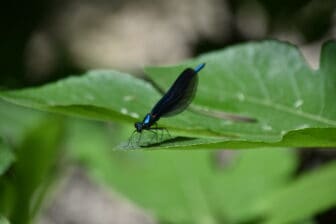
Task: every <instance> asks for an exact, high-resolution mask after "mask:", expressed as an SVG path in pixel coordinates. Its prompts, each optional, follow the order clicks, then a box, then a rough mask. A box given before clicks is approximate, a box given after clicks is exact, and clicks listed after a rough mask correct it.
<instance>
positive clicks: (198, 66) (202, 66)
mask: <svg viewBox="0 0 336 224" xmlns="http://www.w3.org/2000/svg"><path fill="white" fill-rule="evenodd" d="M204 66H205V63H202V64H199V65H197V66H196V68H195V69H194V70H195V72H196V73H197V72H199V71H201V69H202V68H204Z"/></svg>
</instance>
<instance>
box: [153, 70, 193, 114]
mask: <svg viewBox="0 0 336 224" xmlns="http://www.w3.org/2000/svg"><path fill="white" fill-rule="evenodd" d="M197 84H198V75H197V73H196V72H195V71H194V70H193V69H191V68H187V69H185V70H184V71H183V72H182V73H181V75H180V76H179V77H178V78H177V79H176V80H175V82H174V84H173V85H172V86H171V87H170V89H169V90H168V92H167V93H166V94H165V95H164V96H163V97H162V98H161V99H160V100H159V102H157V104H156V105H155V106H154V108H153V109H152V111H151V113H152V115H154V116H156V117H168V116H173V115H175V114H178V113H181V112H182V111H183V110H185V109H186V108H187V107H188V106H189V104H190V103H191V101H192V100H193V98H194V96H195V93H196V89H197Z"/></svg>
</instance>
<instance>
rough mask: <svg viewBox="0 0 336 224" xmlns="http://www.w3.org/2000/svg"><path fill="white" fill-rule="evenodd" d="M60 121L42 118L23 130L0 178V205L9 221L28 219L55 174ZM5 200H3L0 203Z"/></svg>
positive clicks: (28, 220)
mask: <svg viewBox="0 0 336 224" xmlns="http://www.w3.org/2000/svg"><path fill="white" fill-rule="evenodd" d="M62 127H63V125H62V121H61V120H60V119H57V118H56V117H50V119H44V120H42V121H40V122H39V123H37V124H35V127H33V128H32V129H30V130H26V134H25V136H24V137H23V140H22V142H21V143H20V144H19V145H18V146H17V148H16V150H15V156H16V160H15V163H13V166H12V167H13V168H12V170H11V175H8V176H6V178H4V179H3V180H2V181H3V182H0V185H1V186H0V187H1V188H0V189H1V190H0V198H1V197H4V198H7V196H8V194H9V193H10V196H8V197H9V198H7V200H4V201H1V200H0V209H1V208H2V209H4V210H5V211H6V213H8V214H9V215H8V217H9V218H10V220H11V221H12V222H13V223H18V224H20V223H22V224H23V223H29V222H30V221H31V220H32V219H33V218H34V217H35V215H36V213H37V212H38V209H39V207H40V204H41V201H42V198H43V196H44V194H45V192H46V190H47V187H48V186H49V184H50V183H51V181H52V180H53V178H54V175H55V166H56V162H57V160H58V158H59V156H58V155H59V154H58V153H59V152H60V151H59V149H60V148H59V144H60V140H61V136H62V132H63V129H62ZM2 203H5V204H2Z"/></svg>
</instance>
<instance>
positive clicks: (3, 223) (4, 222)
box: [0, 215, 10, 224]
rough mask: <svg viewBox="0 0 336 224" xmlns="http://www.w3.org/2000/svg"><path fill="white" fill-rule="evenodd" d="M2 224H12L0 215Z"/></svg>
mask: <svg viewBox="0 0 336 224" xmlns="http://www.w3.org/2000/svg"><path fill="white" fill-rule="evenodd" d="M0 224H10V223H9V222H8V220H7V219H6V218H5V217H3V216H1V215H0Z"/></svg>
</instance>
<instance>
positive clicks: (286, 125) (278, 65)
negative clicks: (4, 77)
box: [1, 41, 336, 148]
mask: <svg viewBox="0 0 336 224" xmlns="http://www.w3.org/2000/svg"><path fill="white" fill-rule="evenodd" d="M320 61H321V65H320V68H319V69H318V70H312V69H310V68H309V66H308V65H307V64H306V62H305V61H304V59H303V57H302V56H301V54H300V52H299V51H298V50H297V49H296V48H295V47H294V46H292V45H289V44H287V43H282V42H277V41H264V42H257V43H248V44H243V45H238V46H234V47H230V48H227V49H225V50H222V51H218V52H214V53H210V54H207V55H203V56H201V57H199V58H196V59H194V60H191V61H189V62H186V63H184V64H181V65H180V66H176V67H166V68H162V67H161V68H147V69H146V72H147V73H148V74H149V76H150V77H151V78H152V79H153V80H154V81H155V82H156V83H158V85H159V86H160V87H161V88H163V89H167V88H168V87H169V85H170V84H171V83H172V82H173V80H174V79H175V78H176V77H177V75H178V74H179V73H180V72H181V70H182V69H184V68H185V67H186V66H195V65H197V64H198V63H201V62H205V63H207V65H206V67H205V68H204V69H203V70H202V71H201V72H200V74H199V75H200V82H199V89H198V92H197V95H196V98H195V100H194V104H193V105H192V107H191V109H192V111H186V112H184V113H183V114H181V115H178V116H176V117H170V118H169V119H162V120H160V121H159V124H160V125H163V126H165V127H168V128H169V130H170V131H171V132H173V136H189V137H196V139H195V138H191V139H189V138H178V139H171V140H170V141H166V142H165V143H164V144H161V145H157V146H156V147H158V148H162V147H165V148H166V147H167V148H168V147H169V148H221V147H225V148H227V147H231V148H246V147H259V146H266V145H268V146H325V147H332V146H336V128H335V127H336V104H335V103H334V99H335V97H336V96H335V95H336V75H335V74H336V65H335V63H334V62H335V61H336V42H329V43H326V44H325V45H324V47H323V49H322V53H321V60H320ZM1 97H2V98H4V99H6V100H8V101H11V102H14V103H17V104H20V105H24V106H28V107H32V108H37V109H42V110H47V111H54V112H61V113H66V114H73V115H79V116H85V117H89V118H94V119H102V120H119V121H126V122H131V121H133V122H134V121H135V120H136V119H141V118H142V117H143V116H144V115H145V114H146V113H147V112H148V111H150V109H151V107H152V106H153V105H154V104H155V102H156V101H157V100H158V99H159V98H160V94H159V93H158V92H157V91H156V90H155V89H154V88H153V87H152V86H151V85H150V84H149V83H146V82H144V81H142V80H139V79H136V78H133V77H131V76H129V75H127V74H122V73H119V72H115V71H91V72H89V73H88V74H86V75H84V76H81V77H76V78H68V79H66V80H62V81H59V82H57V83H53V84H49V85H46V86H43V87H38V88H31V89H24V90H18V91H9V92H3V93H2V94H1ZM224 113H230V114H235V115H240V116H246V117H249V118H253V119H256V120H257V122H239V121H232V120H228V119H223V118H224V117H226V116H224V115H225V114H224ZM126 148H127V147H126Z"/></svg>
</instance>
